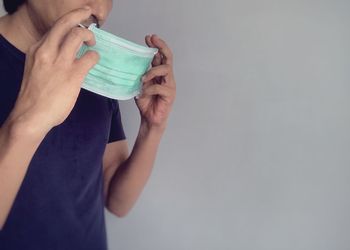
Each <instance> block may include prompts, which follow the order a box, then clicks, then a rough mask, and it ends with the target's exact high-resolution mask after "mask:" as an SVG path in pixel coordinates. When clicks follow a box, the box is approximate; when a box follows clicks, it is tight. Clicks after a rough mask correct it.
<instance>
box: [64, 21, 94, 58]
mask: <svg viewBox="0 0 350 250" xmlns="http://www.w3.org/2000/svg"><path fill="white" fill-rule="evenodd" d="M84 42H85V43H86V44H87V45H89V46H93V45H95V44H96V40H95V35H94V33H93V32H92V31H90V30H88V29H85V28H81V27H74V28H73V29H71V31H70V32H69V33H68V35H67V37H66V39H65V41H64V42H63V44H62V46H61V51H60V55H59V57H60V58H62V59H63V60H74V59H75V58H76V54H77V52H78V50H79V48H80V46H81V45H82V44H83V43H84Z"/></svg>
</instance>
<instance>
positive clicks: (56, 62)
mask: <svg viewBox="0 0 350 250" xmlns="http://www.w3.org/2000/svg"><path fill="white" fill-rule="evenodd" d="M90 15H91V9H90V8H81V9H77V10H73V11H71V12H69V13H68V14H66V15H64V16H62V17H61V18H60V19H58V20H57V21H56V23H55V24H54V25H53V26H52V28H51V29H50V30H49V31H48V32H47V33H46V34H45V35H44V36H43V37H42V39H41V40H40V41H38V42H37V43H36V44H34V45H33V46H31V47H30V49H29V51H28V53H27V54H26V62H25V67H24V75H23V80H22V85H21V89H20V91H19V95H18V97H17V100H16V103H15V107H14V109H13V110H12V112H11V114H10V117H11V120H12V121H14V122H15V123H16V122H17V121H18V122H20V123H21V122H24V123H25V124H26V127H28V126H29V127H31V128H30V129H31V131H32V132H33V131H35V132H36V133H47V132H48V131H49V130H50V129H51V128H52V127H54V126H57V125H59V124H61V123H62V122H63V121H64V120H65V119H66V118H67V117H68V115H69V114H70V112H71V111H72V109H73V107H74V105H75V103H76V100H77V98H78V95H79V92H80V89H81V84H82V83H83V80H84V78H85V76H86V75H87V74H88V72H89V70H90V69H91V68H92V67H93V66H94V65H95V64H96V63H97V62H98V60H99V55H98V54H97V52H95V51H88V52H87V53H86V54H85V55H84V56H82V57H81V58H79V59H77V58H76V54H77V52H78V50H79V48H80V46H81V45H82V43H83V42H85V43H86V44H88V45H94V44H95V43H96V41H95V38H94V35H93V33H92V32H91V31H90V30H88V29H84V28H81V27H78V26H77V25H78V24H79V23H80V22H82V21H84V20H85V19H87V18H89V17H90Z"/></svg>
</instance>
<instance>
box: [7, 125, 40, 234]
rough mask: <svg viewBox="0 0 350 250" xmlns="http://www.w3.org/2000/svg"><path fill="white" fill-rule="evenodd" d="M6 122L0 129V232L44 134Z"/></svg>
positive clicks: (26, 126) (24, 126) (25, 126)
mask: <svg viewBox="0 0 350 250" xmlns="http://www.w3.org/2000/svg"><path fill="white" fill-rule="evenodd" d="M28 125H29V124H25V123H24V122H22V124H21V123H20V122H19V123H15V122H14V121H12V120H11V119H8V120H7V121H6V122H5V123H4V125H3V126H2V127H1V128H0V230H1V229H2V227H3V225H4V224H5V220H6V218H7V216H8V214H9V211H10V209H11V207H12V205H13V202H14V199H15V197H16V194H17V193H18V190H19V188H20V186H21V184H22V181H23V179H24V176H25V174H26V172H27V168H28V165H29V163H30V161H31V159H32V157H33V155H34V153H35V151H36V150H37V148H38V146H39V145H40V143H41V141H42V140H43V138H44V136H45V134H46V133H44V132H43V133H40V132H39V131H35V130H32V129H31V127H30V126H28Z"/></svg>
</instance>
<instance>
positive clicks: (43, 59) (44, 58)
mask: <svg viewBox="0 0 350 250" xmlns="http://www.w3.org/2000/svg"><path fill="white" fill-rule="evenodd" d="M34 58H35V59H36V60H37V61H39V62H40V63H48V62H49V61H50V60H51V56H50V54H49V53H48V52H47V51H46V50H44V49H43V48H42V47H40V48H39V49H38V50H37V51H36V53H35V54H34Z"/></svg>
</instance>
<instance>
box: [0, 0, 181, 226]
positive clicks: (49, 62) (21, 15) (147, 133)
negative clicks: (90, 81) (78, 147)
mask: <svg viewBox="0 0 350 250" xmlns="http://www.w3.org/2000/svg"><path fill="white" fill-rule="evenodd" d="M111 9H112V1H111V0H69V1H68V0H28V1H27V2H26V3H25V4H24V5H22V6H21V7H20V8H19V9H18V10H17V12H16V13H14V14H13V15H6V16H4V17H2V18H0V33H1V34H2V35H3V36H4V37H5V38H6V39H7V40H9V41H10V42H11V43H12V44H13V45H14V46H16V47H17V48H18V49H20V50H21V51H23V52H24V53H26V62H25V70H24V76H23V80H22V84H21V89H20V92H19V95H18V98H17V100H16V103H15V106H14V108H13V110H12V111H11V113H10V115H9V116H8V118H7V120H6V121H5V122H4V124H3V126H2V127H1V128H0V229H1V228H2V227H3V225H4V223H5V221H6V218H7V216H8V214H9V211H10V209H11V207H12V205H13V201H14V199H15V197H16V195H17V193H18V190H19V187H20V185H21V183H22V181H23V178H24V176H25V173H26V171H27V168H28V165H29V163H30V161H31V159H32V157H33V155H34V153H35V151H36V149H37V148H38V146H39V145H40V143H41V141H42V140H43V139H44V137H45V136H46V134H47V133H48V132H49V131H50V129H51V128H53V127H54V126H57V125H59V124H61V123H62V122H64V120H65V119H66V118H67V117H68V115H69V114H70V112H71V110H72V109H73V107H74V104H75V102H76V100H77V97H78V95H79V92H80V87H81V83H82V81H83V79H84V78H85V76H86V75H87V73H88V71H89V70H90V69H91V68H92V67H93V66H94V65H95V64H96V63H97V62H98V59H99V56H98V54H97V53H96V52H94V51H91V52H89V53H87V54H86V55H84V57H82V58H80V59H76V58H75V55H76V52H77V50H78V49H79V47H80V45H81V44H82V43H83V42H85V43H87V44H89V45H93V44H94V43H95V39H94V36H93V33H92V32H91V31H89V30H87V29H83V28H80V27H77V24H79V23H81V22H84V20H86V19H88V18H89V17H91V16H92V15H93V16H95V17H96V18H97V20H98V22H99V24H100V25H103V23H104V22H105V20H106V18H107V16H108V14H109V12H110V11H111ZM145 43H146V44H147V45H148V46H149V47H156V48H158V49H159V53H158V54H157V55H156V56H155V58H154V60H153V62H152V68H151V69H150V70H149V71H148V72H147V73H146V74H145V75H144V79H143V89H142V95H140V96H139V97H138V98H135V104H136V106H137V108H138V109H139V113H140V118H141V119H140V121H141V122H140V128H139V132H138V135H137V138H136V141H135V143H134V146H133V148H132V151H131V152H130V153H129V149H128V144H127V142H126V140H122V141H117V142H113V143H109V144H107V146H106V149H105V153H104V156H103V171H104V197H105V206H106V208H107V209H108V210H109V211H110V212H112V213H113V214H115V215H116V216H118V217H124V216H126V215H127V213H128V212H129V211H130V210H131V208H132V207H133V206H134V204H135V202H136V201H137V199H138V197H139V196H140V194H141V192H142V190H143V189H144V186H145V185H146V182H147V180H148V178H149V176H150V174H151V171H152V168H153V165H154V161H155V158H156V154H157V151H158V146H159V143H160V140H161V138H162V136H163V134H164V132H165V130H166V127H167V121H168V118H169V115H170V112H171V109H172V106H173V103H174V100H175V96H176V82H175V79H174V74H173V55H172V51H171V49H170V48H169V47H168V45H167V44H166V42H165V41H164V40H163V39H161V38H160V37H158V36H157V35H147V36H145ZM19 152H20V153H19Z"/></svg>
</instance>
